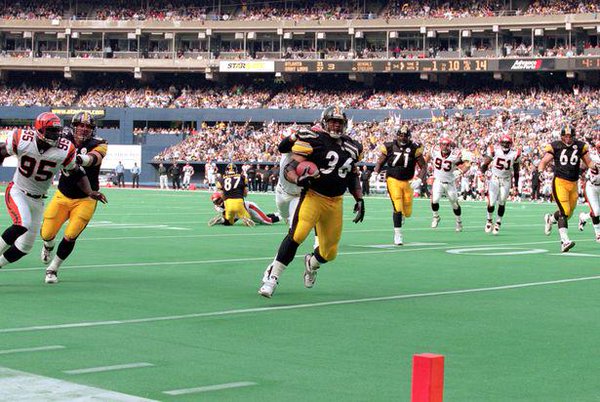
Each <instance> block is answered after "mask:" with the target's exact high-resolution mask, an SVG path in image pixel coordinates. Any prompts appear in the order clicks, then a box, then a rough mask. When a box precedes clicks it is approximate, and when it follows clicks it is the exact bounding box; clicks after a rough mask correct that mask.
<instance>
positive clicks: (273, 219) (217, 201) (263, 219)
mask: <svg viewBox="0 0 600 402" xmlns="http://www.w3.org/2000/svg"><path fill="white" fill-rule="evenodd" d="M210 200H211V201H212V203H213V205H214V207H215V211H217V212H218V213H219V214H218V215H217V216H215V217H214V218H212V219H211V220H209V221H208V226H214V225H225V226H231V223H229V221H228V220H226V219H225V200H224V199H223V195H222V194H221V193H219V192H216V193H213V194H212V195H211V196H210ZM244 206H245V207H246V210H248V213H250V217H251V218H252V223H254V224H257V223H258V224H261V225H272V224H274V223H277V222H279V221H280V220H281V217H280V216H279V214H277V213H271V214H265V213H264V212H263V211H262V209H260V208H259V206H258V205H257V204H256V203H254V202H252V201H244ZM236 221H237V219H236ZM252 226H253V225H252Z"/></svg>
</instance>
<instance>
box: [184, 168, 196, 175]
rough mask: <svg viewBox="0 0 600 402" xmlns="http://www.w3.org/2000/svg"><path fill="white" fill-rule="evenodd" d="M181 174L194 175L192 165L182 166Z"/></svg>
mask: <svg viewBox="0 0 600 402" xmlns="http://www.w3.org/2000/svg"><path fill="white" fill-rule="evenodd" d="M183 174H184V175H186V176H193V175H194V168H193V167H192V165H189V166H184V167H183Z"/></svg>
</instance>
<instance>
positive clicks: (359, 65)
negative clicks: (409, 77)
mask: <svg viewBox="0 0 600 402" xmlns="http://www.w3.org/2000/svg"><path fill="white" fill-rule="evenodd" d="M275 71H276V72H282V73H422V72H424V73H427V72H432V73H437V72H471V71H492V70H490V63H489V60H488V59H439V60H437V59H426V60H425V59H424V60H418V59H402V60H289V61H277V62H275Z"/></svg>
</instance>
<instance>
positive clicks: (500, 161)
mask: <svg viewBox="0 0 600 402" xmlns="http://www.w3.org/2000/svg"><path fill="white" fill-rule="evenodd" d="M487 156H488V157H489V158H490V159H492V162H491V166H492V169H491V170H492V175H494V176H496V177H498V178H500V179H509V178H511V177H512V172H513V166H514V165H515V163H519V162H520V158H521V151H520V150H518V149H510V150H509V151H508V152H505V151H504V150H503V149H502V148H501V147H499V146H498V145H490V147H489V149H488V155H487Z"/></svg>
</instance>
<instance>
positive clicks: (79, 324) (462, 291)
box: [0, 275, 600, 334]
mask: <svg viewBox="0 0 600 402" xmlns="http://www.w3.org/2000/svg"><path fill="white" fill-rule="evenodd" d="M597 279H600V275H596V276H587V277H580V278H568V279H557V280H554V281H543V282H526V283H517V284H514V285H502V286H492V287H486V288H473V289H458V290H446V291H441V292H428V293H412V294H406V295H394V296H381V297H368V298H363V299H348V300H333V301H326V302H318V303H306V304H291V305H284V306H271V307H254V308H246V309H235V310H223V311H212V312H208V313H193V314H182V315H171V316H162V317H148V318H136V319H131V320H113V321H91V322H76V323H71V324H56V325H36V326H32V327H18V328H0V333H2V334H6V333H15V332H31V331H46V330H54V329H67V328H91V327H100V326H106V325H124V324H139V323H148V322H160V321H174V320H188V319H193V318H205V317H222V316H229V315H240V314H252V313H270V312H272V311H283V310H299V309H305V308H314V307H328V306H340V305H345V304H358V303H371V302H381V301H391V300H405V299H416V298H421V297H432V296H448V295H460V294H468V293H481V292H492V291H497V290H508V289H521V288H528V287H534V286H544V285H556V284H561V283H571V282H583V281H592V280H597Z"/></svg>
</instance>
